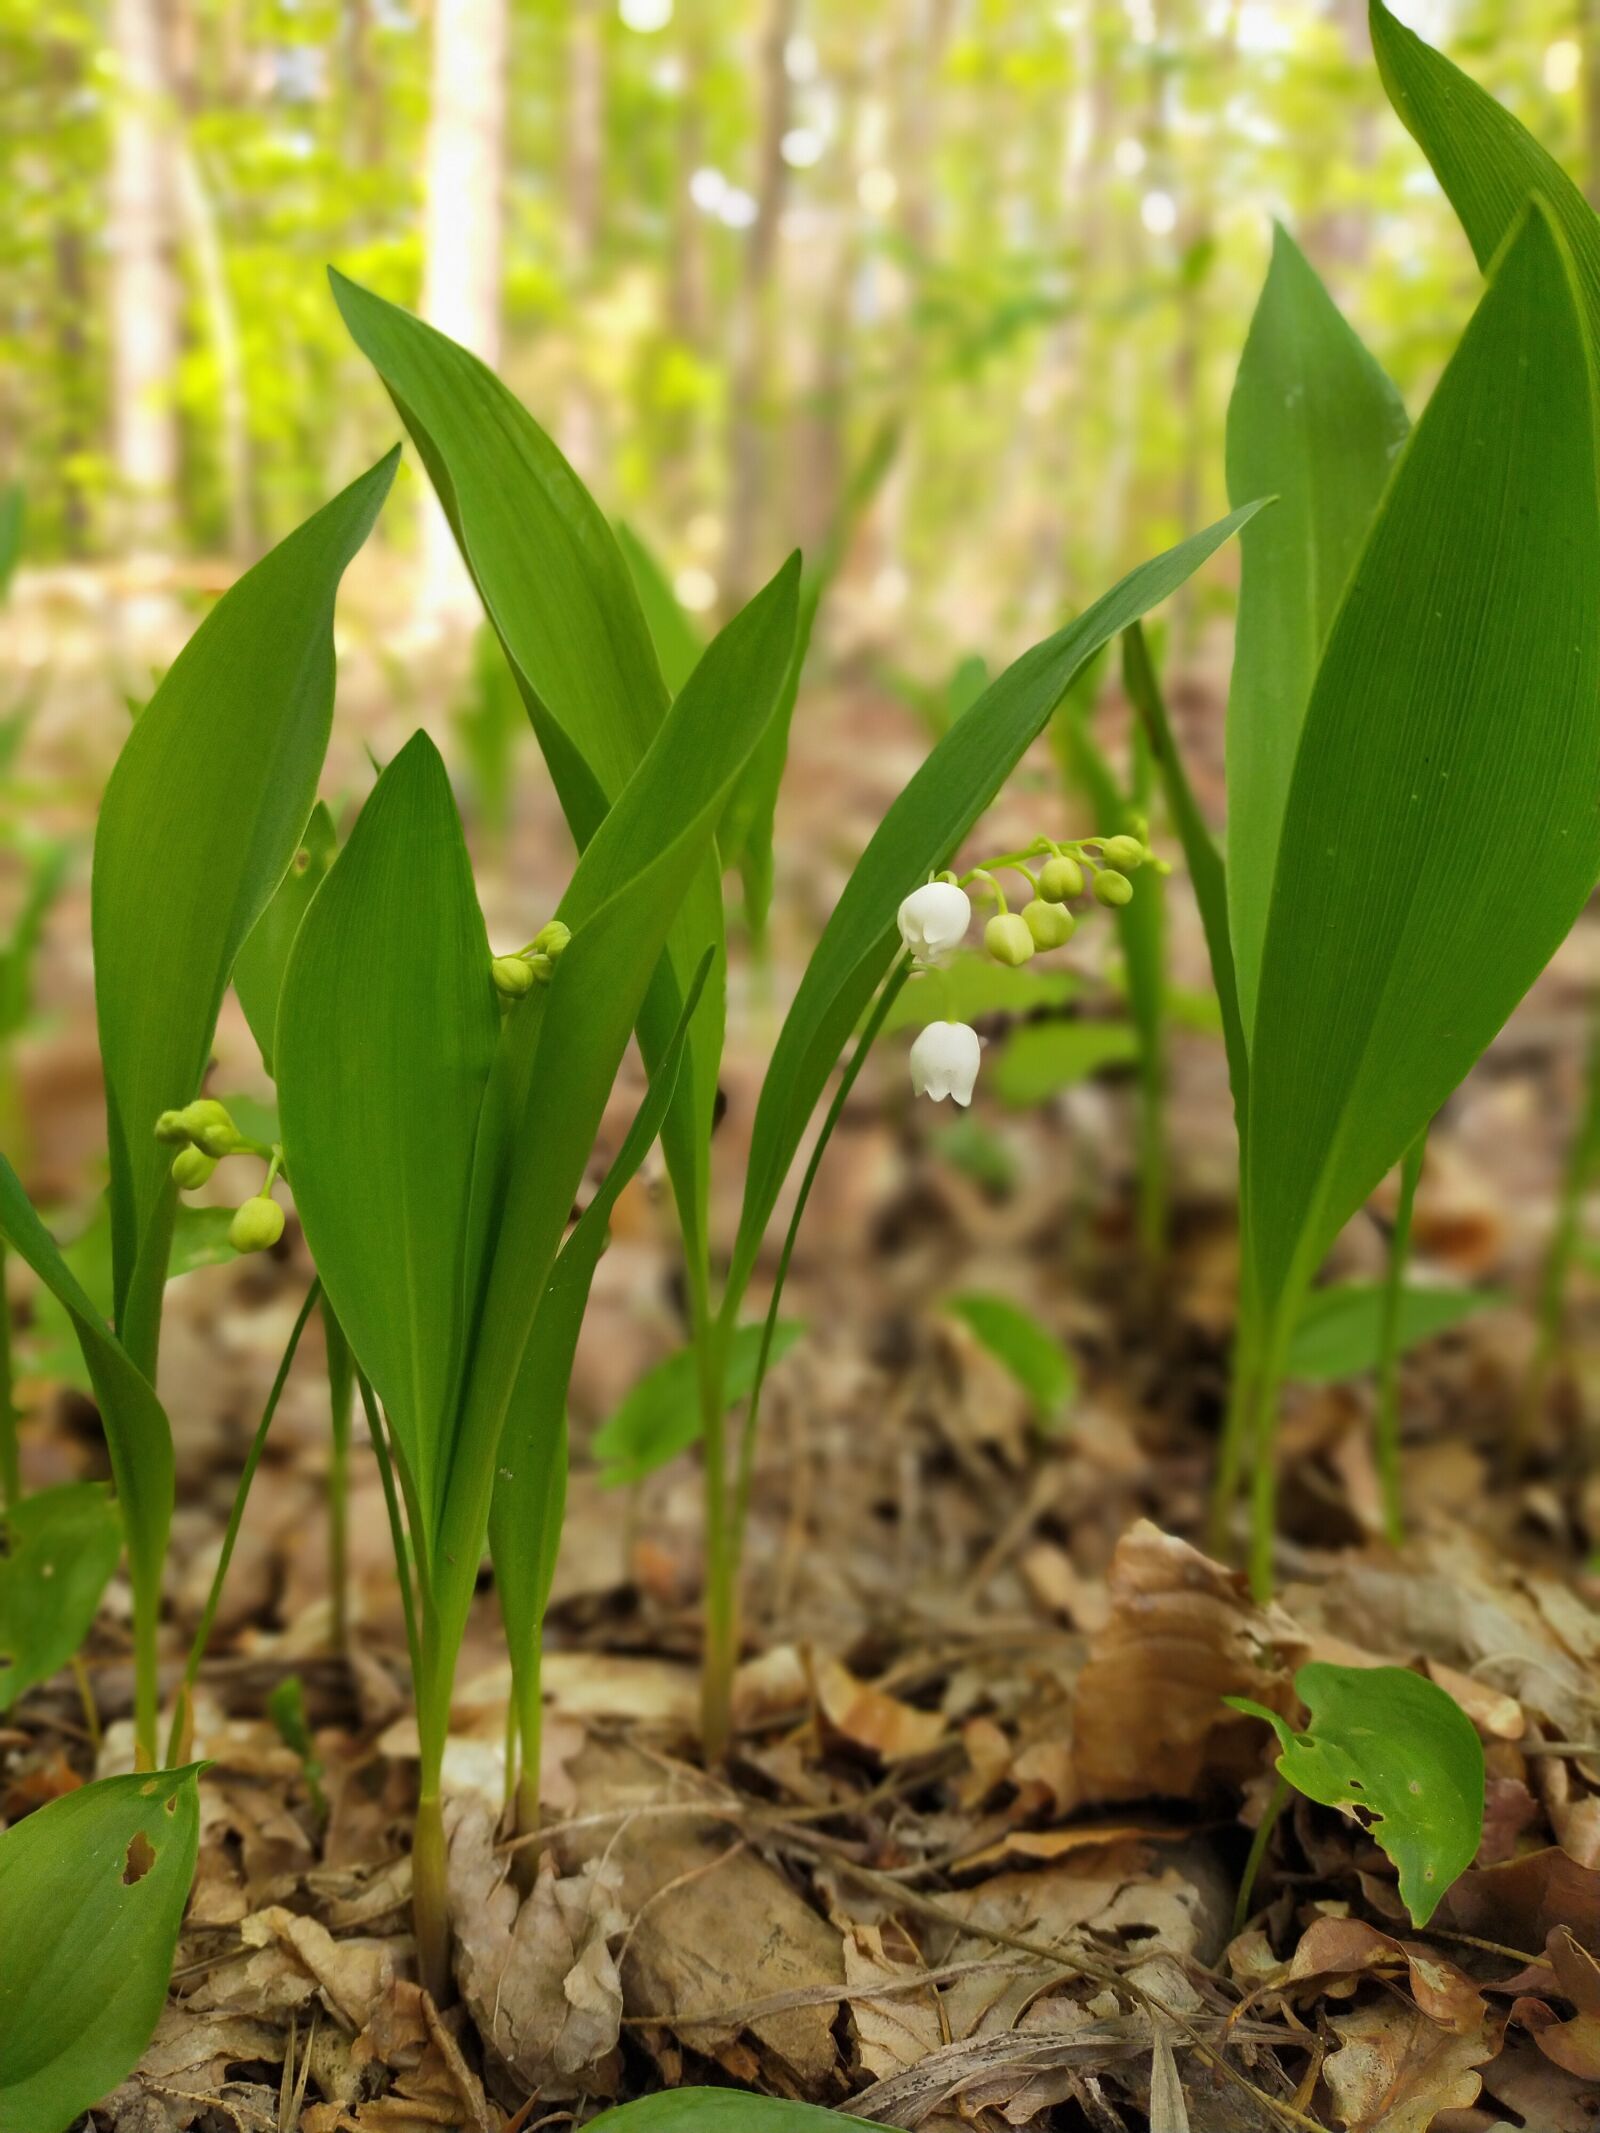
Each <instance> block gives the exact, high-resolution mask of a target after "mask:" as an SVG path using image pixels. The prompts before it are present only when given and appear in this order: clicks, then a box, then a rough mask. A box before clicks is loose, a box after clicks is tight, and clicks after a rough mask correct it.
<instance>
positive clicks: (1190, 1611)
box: [1073, 1520, 1307, 1801]
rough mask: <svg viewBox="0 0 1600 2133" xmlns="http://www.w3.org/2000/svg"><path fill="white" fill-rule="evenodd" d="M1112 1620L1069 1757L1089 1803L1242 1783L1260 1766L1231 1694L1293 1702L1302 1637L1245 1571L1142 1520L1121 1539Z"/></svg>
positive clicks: (1093, 1665) (1098, 1640)
mask: <svg viewBox="0 0 1600 2133" xmlns="http://www.w3.org/2000/svg"><path fill="white" fill-rule="evenodd" d="M1107 1584H1108V1589H1109V1591H1110V1595H1111V1615H1110V1619H1109V1620H1108V1621H1107V1622H1106V1624H1105V1626H1104V1627H1103V1628H1102V1629H1101V1630H1099V1631H1098V1632H1097V1633H1096V1634H1095V1636H1094V1637H1093V1638H1092V1639H1091V1641H1090V1646H1089V1661H1088V1664H1087V1665H1086V1666H1085V1667H1084V1669H1083V1672H1082V1673H1081V1674H1080V1675H1079V1677H1078V1697H1077V1707H1076V1717H1075V1720H1074V1728H1073V1757H1074V1765H1075V1769H1076V1773H1077V1781H1078V1790H1079V1794H1080V1797H1081V1798H1082V1799H1083V1800H1085V1801H1095V1800H1132V1799H1141V1798H1146V1797H1148V1796H1150V1795H1151V1794H1157V1793H1159V1794H1165V1795H1168V1796H1170V1797H1174V1798H1190V1797H1193V1796H1194V1795H1196V1794H1197V1793H1199V1792H1200V1791H1202V1790H1203V1789H1204V1788H1205V1787H1206V1786H1207V1785H1209V1784H1216V1783H1220V1782H1229V1783H1233V1784H1238V1783H1241V1782H1242V1781H1243V1779H1244V1778H1245V1777H1246V1776H1248V1775H1249V1773H1250V1772H1251V1771H1252V1770H1254V1769H1255V1768H1256V1766H1257V1764H1258V1763H1259V1761H1260V1743H1259V1738H1258V1737H1257V1736H1256V1735H1255V1734H1254V1733H1253V1732H1252V1730H1251V1727H1250V1724H1249V1721H1248V1720H1245V1719H1242V1718H1239V1717H1238V1716H1236V1715H1235V1714H1234V1713H1232V1712H1230V1711H1229V1710H1227V1709H1226V1708H1225V1706H1224V1705H1223V1703H1222V1698H1223V1697H1224V1696H1248V1697H1249V1698H1251V1699H1252V1701H1254V1702H1256V1703H1261V1704H1265V1705H1267V1706H1268V1707H1269V1708H1271V1709H1273V1710H1279V1711H1287V1710H1288V1709H1289V1707H1290V1705H1291V1703H1292V1701H1293V1690H1292V1687H1291V1677H1292V1674H1293V1670H1294V1668H1295V1666H1296V1665H1297V1664H1298V1662H1299V1660H1300V1659H1302V1658H1303V1657H1304V1656H1305V1652H1306V1648H1307V1647H1306V1639H1305V1638H1304V1636H1303V1635H1302V1634H1301V1632H1300V1630H1299V1629H1298V1628H1297V1626H1296V1625H1295V1623H1294V1622H1293V1621H1292V1620H1291V1619H1290V1617H1289V1616H1288V1615H1287V1614H1285V1613H1284V1612H1283V1610H1282V1609H1281V1608H1280V1607H1277V1606H1271V1607H1267V1608H1261V1607H1258V1606H1256V1604H1255V1603H1254V1601H1252V1600H1251V1598H1250V1596H1249V1593H1248V1590H1247V1588H1246V1585H1245V1581H1244V1579H1243V1578H1241V1577H1239V1576H1238V1575H1236V1574H1235V1573H1234V1572H1233V1571H1231V1570H1227V1569H1225V1568H1224V1567H1223V1566H1222V1564H1220V1563H1214V1562H1212V1561H1211V1560H1210V1559H1209V1558H1208V1557H1206V1556H1204V1555H1202V1554H1201V1553H1200V1552H1199V1550H1198V1549H1196V1548H1191V1547H1190V1546H1189V1544H1188V1543H1187V1542H1186V1541H1181V1540H1174V1539H1173V1538H1172V1537H1171V1535H1169V1534H1166V1533H1163V1532H1161V1531H1160V1530H1159V1528H1157V1527H1156V1526H1153V1525H1151V1524H1150V1523H1149V1522H1148V1521H1147V1520H1141V1521H1140V1522H1139V1524H1138V1525H1136V1526H1134V1527H1133V1528H1132V1529H1131V1530H1130V1531H1129V1532H1127V1533H1126V1534H1124V1536H1123V1538H1122V1539H1121V1541H1119V1543H1118V1544H1117V1551H1116V1554H1115V1555H1114V1556H1113V1558H1112V1562H1111V1569H1110V1573H1109V1576H1108V1579H1107Z"/></svg>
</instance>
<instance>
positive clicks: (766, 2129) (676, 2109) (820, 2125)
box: [589, 2089, 873, 2133]
mask: <svg viewBox="0 0 1600 2133" xmlns="http://www.w3.org/2000/svg"><path fill="white" fill-rule="evenodd" d="M841 2126H845V2127H849V2126H856V2127H858V2128H861V2129H863V2133H873V2129H872V2128H871V2127H870V2126H868V2125H867V2121H866V2120H865V2119H864V2118H851V2117H849V2116H847V2115H846V2113H844V2112H843V2111H822V2110H819V2109H818V2108H817V2106H816V2105H815V2104H814V2103H788V2102H785V2101H784V2099H783V2098H781V2097H778V2096H747V2095H746V2094H745V2093H744V2091H743V2090H742V2089H667V2090H664V2091H663V2092H662V2093H661V2094H660V2095H659V2096H642V2097H640V2099H639V2101H638V2102H637V2103H625V2104H623V2105H621V2106H620V2108H619V2109H617V2110H615V2111H602V2112H601V2113H600V2116H599V2117H598V2118H595V2119H591V2120H590V2122H589V2133H838V2129H839V2128H840V2127H841Z"/></svg>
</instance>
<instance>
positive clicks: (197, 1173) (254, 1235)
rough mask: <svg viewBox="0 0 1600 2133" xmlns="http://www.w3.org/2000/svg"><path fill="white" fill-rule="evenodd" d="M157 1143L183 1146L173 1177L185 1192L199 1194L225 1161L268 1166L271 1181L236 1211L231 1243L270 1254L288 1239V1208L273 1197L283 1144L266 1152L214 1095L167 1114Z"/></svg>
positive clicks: (240, 1249)
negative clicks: (243, 1158) (252, 1159)
mask: <svg viewBox="0 0 1600 2133" xmlns="http://www.w3.org/2000/svg"><path fill="white" fill-rule="evenodd" d="M156 1139H157V1140H158V1141H163V1142H165V1143H166V1144H167V1145H168V1146H172V1145H176V1146H177V1149H178V1152H177V1154H176V1155H175V1156H174V1157H173V1158H172V1177H173V1182H174V1183H175V1184H176V1185H177V1187H178V1189H179V1191H180V1192H198V1191H199V1189H200V1187H201V1186H202V1185H204V1184H206V1183H207V1182H208V1181H209V1179H210V1177H211V1174H212V1172H213V1171H214V1170H215V1169H216V1167H217V1165H218V1163H220V1162H221V1161H222V1159H223V1157H224V1156H229V1155H253V1156H256V1157H258V1158H259V1159H260V1160H261V1161H262V1162H264V1163H265V1164H266V1166H267V1176H266V1182H265V1183H264V1184H263V1185H262V1187H261V1190H260V1191H259V1192H258V1193H255V1194H253V1195H252V1196H251V1198H249V1199H248V1200H246V1201H245V1202H244V1204H243V1206H242V1207H239V1208H236V1209H235V1210H234V1216H233V1220H232V1222H231V1223H229V1225H228V1242H229V1243H230V1244H231V1245H232V1246H233V1248H234V1250H235V1251H236V1252H265V1251H269V1250H270V1249H271V1248H272V1246H273V1245H275V1244H276V1243H277V1241H278V1239H279V1238H280V1237H281V1236H282V1235H283V1209H282V1208H281V1207H280V1206H279V1205H278V1203H277V1201H276V1200H275V1199H274V1198H273V1197H272V1188H273V1186H274V1185H275V1184H276V1182H277V1179H278V1173H279V1172H280V1171H281V1170H282V1168H283V1150H282V1148H281V1147H280V1146H278V1145H277V1143H274V1144H273V1146H272V1147H270V1148H267V1147H263V1145H262V1144H261V1142H260V1141H253V1140H251V1139H250V1137H249V1136H248V1134H244V1133H241V1132H240V1131H239V1128H238V1127H237V1126H236V1125H235V1124H234V1122H233V1119H232V1117H231V1115H230V1114H229V1111H228V1107H227V1105H226V1104H221V1103H218V1102H217V1100H216V1098H215V1097H214V1096H201V1097H198V1098H197V1099H196V1100H195V1102H193V1103H192V1104H186V1105H185V1106H184V1108H183V1109H182V1110H181V1111H163V1112H162V1114H161V1116H160V1117H159V1118H158V1119H157V1120H156Z"/></svg>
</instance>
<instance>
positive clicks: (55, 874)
mask: <svg viewBox="0 0 1600 2133" xmlns="http://www.w3.org/2000/svg"><path fill="white" fill-rule="evenodd" d="M71 862H72V846H71V845H70V844H68V843H66V842H65V841H58V842H54V843H50V844H46V845H43V846H41V847H40V848H39V849H37V850H36V851H34V852H32V853H30V854H29V856H28V859H27V867H28V885H27V889H26V892H25V893H24V896H23V899H22V908H21V910H20V911H19V912H18V913H17V916H16V920H15V922H14V924H13V925H12V928H11V938H10V940H9V941H7V943H6V945H5V947H4V948H3V949H0V1040H4V1039H5V1038H7V1037H15V1036H17V1035H18V1034H19V1033H20V1032H21V1031H22V1030H23V1029H24V1028H25V1027H26V1026H27V1022H28V1018H29V1017H30V1015H31V1014H32V1013H33V965H34V959H35V957H36V956H37V954H38V952H39V940H40V936H41V935H42V934H43V932H44V922H45V920H46V918H47V917H48V916H49V914H50V907H51V905H52V904H53V903H54V902H55V900H56V897H57V895H58V894H59V893H60V890H61V885H62V883H63V881H64V880H65V879H66V873H67V868H68V867H69V865H70V864H71Z"/></svg>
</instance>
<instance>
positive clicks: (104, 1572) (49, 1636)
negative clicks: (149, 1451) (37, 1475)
mask: <svg viewBox="0 0 1600 2133" xmlns="http://www.w3.org/2000/svg"><path fill="white" fill-rule="evenodd" d="M121 1554H122V1521H121V1519H120V1518H119V1517H118V1516H117V1507H116V1505H115V1504H114V1503H113V1502H112V1501H111V1494H110V1491H109V1490H108V1489H107V1488H105V1486H104V1485H103V1484H102V1483H100V1482H98V1481H74V1482H68V1483H67V1484H66V1485H65V1486H64V1487H62V1488H59V1489H41V1490H40V1491H39V1492H38V1494H37V1495H34V1496H28V1497H24V1499H23V1501H22V1502H21V1503H19V1504H17V1505H15V1506H14V1507H13V1508H12V1509H11V1510H10V1511H9V1512H7V1513H6V1514H5V1516H4V1518H3V1520H0V1711H7V1710H9V1709H10V1708H11V1706H12V1704H14V1703H15V1702H16V1700H17V1698H18V1697H19V1696H25V1695H26V1694H27V1692H28V1690H29V1689H31V1688H34V1687H36V1686H37V1685H38V1684H39V1683H40V1682H41V1681H48V1680H49V1679H50V1676H51V1675H52V1674H54V1673H56V1672H58V1671H59V1670H60V1668H62V1667H64V1666H65V1665H66V1664H67V1662H68V1661H69V1660H70V1659H71V1658H72V1656H73V1654H74V1653H75V1652H76V1651H77V1649H78V1647H79V1645H80V1644H82V1642H83V1640H84V1638H85V1637H86V1636H87V1635H88V1633H89V1625H90V1624H91V1623H92V1622H93V1620H94V1618H95V1611H96V1609H97V1608H98V1607H99V1605H100V1595H101V1594H102V1593H103V1592H104V1591H105V1589H106V1584H107V1582H108V1580H109V1579H110V1577H111V1573H112V1572H113V1571H114V1570H115V1569H116V1567H117V1562H118V1559H119V1558H120V1556H121Z"/></svg>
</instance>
